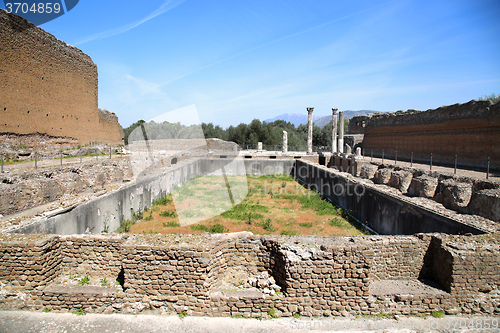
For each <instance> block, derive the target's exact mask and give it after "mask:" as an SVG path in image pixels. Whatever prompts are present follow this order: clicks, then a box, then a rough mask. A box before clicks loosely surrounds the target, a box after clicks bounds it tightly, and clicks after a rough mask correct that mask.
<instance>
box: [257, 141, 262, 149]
mask: <svg viewBox="0 0 500 333" xmlns="http://www.w3.org/2000/svg"><path fill="white" fill-rule="evenodd" d="M257 150H258V151H262V142H257Z"/></svg>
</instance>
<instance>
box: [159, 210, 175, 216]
mask: <svg viewBox="0 0 500 333" xmlns="http://www.w3.org/2000/svg"><path fill="white" fill-rule="evenodd" d="M160 216H163V217H177V213H176V212H174V211H170V210H166V211H162V212H161V213H160Z"/></svg>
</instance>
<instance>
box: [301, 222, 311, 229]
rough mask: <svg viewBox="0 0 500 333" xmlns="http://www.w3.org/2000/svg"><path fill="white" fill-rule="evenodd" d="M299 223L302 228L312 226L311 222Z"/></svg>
mask: <svg viewBox="0 0 500 333" xmlns="http://www.w3.org/2000/svg"><path fill="white" fill-rule="evenodd" d="M299 225H300V226H301V227H304V228H312V226H313V224H312V222H305V223H299Z"/></svg>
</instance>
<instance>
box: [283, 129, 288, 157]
mask: <svg viewBox="0 0 500 333" xmlns="http://www.w3.org/2000/svg"><path fill="white" fill-rule="evenodd" d="M286 153H288V133H287V131H283V154H286Z"/></svg>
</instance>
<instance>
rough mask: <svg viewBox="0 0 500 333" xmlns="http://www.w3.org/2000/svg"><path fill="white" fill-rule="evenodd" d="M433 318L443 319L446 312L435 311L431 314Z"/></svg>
mask: <svg viewBox="0 0 500 333" xmlns="http://www.w3.org/2000/svg"><path fill="white" fill-rule="evenodd" d="M431 316H433V317H434V318H441V317H443V316H444V312H443V311H433V312H432V313H431Z"/></svg>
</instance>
